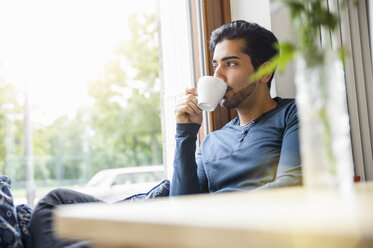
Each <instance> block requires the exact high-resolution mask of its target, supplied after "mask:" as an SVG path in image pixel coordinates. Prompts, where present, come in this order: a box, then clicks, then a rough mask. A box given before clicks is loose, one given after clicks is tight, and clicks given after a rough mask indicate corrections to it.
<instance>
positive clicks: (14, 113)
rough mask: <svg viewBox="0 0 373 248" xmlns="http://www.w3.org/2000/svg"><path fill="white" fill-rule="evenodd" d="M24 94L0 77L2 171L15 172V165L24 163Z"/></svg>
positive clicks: (0, 161) (0, 153)
mask: <svg viewBox="0 0 373 248" xmlns="http://www.w3.org/2000/svg"><path fill="white" fill-rule="evenodd" d="M22 95H23V94H22V92H21V91H20V90H19V89H17V88H16V87H15V86H14V85H13V84H11V83H9V82H7V81H6V80H5V79H4V78H3V77H2V76H1V75H0V137H1V139H0V170H1V174H7V173H10V172H11V171H14V169H15V168H14V164H17V163H19V162H22V156H23V112H22V107H21V103H20V102H19V99H20V98H21V97H22Z"/></svg>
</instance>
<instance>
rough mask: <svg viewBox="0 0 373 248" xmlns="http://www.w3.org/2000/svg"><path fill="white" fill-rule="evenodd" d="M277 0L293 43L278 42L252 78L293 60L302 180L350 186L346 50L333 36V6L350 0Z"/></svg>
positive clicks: (335, 22) (307, 183)
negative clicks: (331, 2) (273, 54)
mask: <svg viewBox="0 0 373 248" xmlns="http://www.w3.org/2000/svg"><path fill="white" fill-rule="evenodd" d="M277 1H280V2H281V3H282V4H284V5H286V6H287V7H288V8H289V10H290V14H291V22H292V26H293V28H294V29H295V32H296V34H297V43H290V42H284V43H280V44H279V46H278V49H279V50H280V53H279V55H278V56H276V57H275V58H273V60H272V63H271V65H269V66H267V67H264V68H263V69H261V70H259V71H258V72H257V73H256V74H255V75H254V77H253V78H252V80H256V79H257V78H260V77H261V76H263V75H264V74H267V73H269V72H272V71H274V69H275V68H276V67H278V68H279V71H280V72H281V71H282V70H283V69H284V68H285V67H286V64H287V63H288V62H289V61H291V60H293V59H295V61H296V76H295V84H296V92H297V93H296V102H297V108H298V116H299V123H300V144H301V155H302V170H303V179H304V180H303V181H304V185H305V186H306V187H309V188H325V187H332V188H339V189H341V190H342V191H344V192H346V191H350V190H351V189H352V184H353V162H352V152H351V142H350V129H349V117H348V113H347V104H346V89H345V80H344V70H343V61H344V60H343V58H344V56H345V54H346V53H345V52H344V51H343V49H342V48H341V47H339V45H338V44H337V42H335V40H334V38H333V36H334V35H335V32H336V29H337V27H338V24H339V15H338V13H339V11H338V10H339V9H341V8H344V7H346V5H347V4H348V2H349V0H342V1H339V5H338V4H337V5H338V6H330V5H328V1H325V0H277ZM355 3H356V1H355ZM333 7H334V8H333Z"/></svg>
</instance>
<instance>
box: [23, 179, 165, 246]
mask: <svg viewBox="0 0 373 248" xmlns="http://www.w3.org/2000/svg"><path fill="white" fill-rule="evenodd" d="M169 192H170V181H168V180H164V181H163V182H161V183H160V184H158V185H156V186H155V187H154V188H152V189H151V190H150V191H149V192H147V193H140V194H136V195H132V196H130V197H127V198H125V199H123V200H121V201H118V202H123V201H128V202H133V201H145V200H147V199H151V198H158V197H168V196H169ZM94 202H103V201H101V200H99V199H96V198H94V197H93V196H91V195H87V194H83V193H80V192H76V191H74V190H70V189H55V190H52V191H51V192H49V193H48V194H47V195H46V196H45V197H44V198H43V199H41V200H40V201H39V203H38V204H37V205H36V207H35V209H34V211H33V213H32V216H31V224H30V233H31V240H32V248H61V247H67V248H89V247H91V245H90V244H89V242H87V241H81V242H73V241H71V240H70V241H69V240H62V239H58V238H57V237H56V236H55V235H54V231H53V225H52V222H53V215H52V213H53V210H54V208H55V207H56V206H58V205H64V204H76V203H87V204H89V203H94Z"/></svg>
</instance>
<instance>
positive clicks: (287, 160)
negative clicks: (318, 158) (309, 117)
mask: <svg viewBox="0 0 373 248" xmlns="http://www.w3.org/2000/svg"><path fill="white" fill-rule="evenodd" d="M301 184H302V171H301V158H300V149H299V134H298V117H297V111H296V107H295V105H294V106H293V107H292V109H291V111H290V113H289V114H288V116H287V120H286V128H285V130H284V135H283V140H282V145H281V153H280V159H279V163H278V167H277V172H276V178H275V180H274V181H273V182H271V183H267V184H265V185H263V186H261V187H259V188H257V189H266V188H275V187H286V186H294V185H301Z"/></svg>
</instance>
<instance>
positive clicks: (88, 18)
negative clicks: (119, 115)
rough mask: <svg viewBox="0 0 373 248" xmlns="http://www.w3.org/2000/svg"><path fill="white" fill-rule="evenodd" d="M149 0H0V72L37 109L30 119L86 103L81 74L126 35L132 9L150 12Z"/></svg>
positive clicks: (87, 74)
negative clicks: (25, 93)
mask: <svg viewBox="0 0 373 248" xmlns="http://www.w3.org/2000/svg"><path fill="white" fill-rule="evenodd" d="M155 10H156V1H154V0H136V1H133V0H59V1H56V0H44V1H41V0H40V1H36V0H24V1H17V0H12V1H10V0H9V1H7V0H0V37H1V38H0V64H1V66H0V74H1V75H3V76H4V77H5V78H6V80H7V81H9V82H13V83H15V84H17V85H18V86H20V87H24V85H25V82H26V81H27V84H28V87H29V94H30V99H31V102H32V103H33V105H37V106H38V109H40V110H41V111H36V110H35V109H34V110H33V112H32V113H31V116H32V120H33V121H34V122H36V123H43V124H46V123H50V122H51V121H52V120H53V119H54V118H56V117H57V116H60V115H62V114H68V115H70V116H71V115H73V114H74V113H75V111H76V109H77V108H78V107H79V106H84V105H89V104H90V103H91V99H90V98H89V97H88V95H87V94H86V91H87V87H86V81H87V79H95V78H97V76H98V75H99V73H100V70H101V69H102V68H103V65H105V63H106V62H107V61H108V60H109V59H110V57H111V56H113V53H112V50H111V49H112V48H113V47H114V45H115V44H117V43H118V42H119V41H123V40H128V39H129V38H130V37H129V31H128V28H127V19H128V16H129V14H130V13H133V12H134V11H141V12H155Z"/></svg>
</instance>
